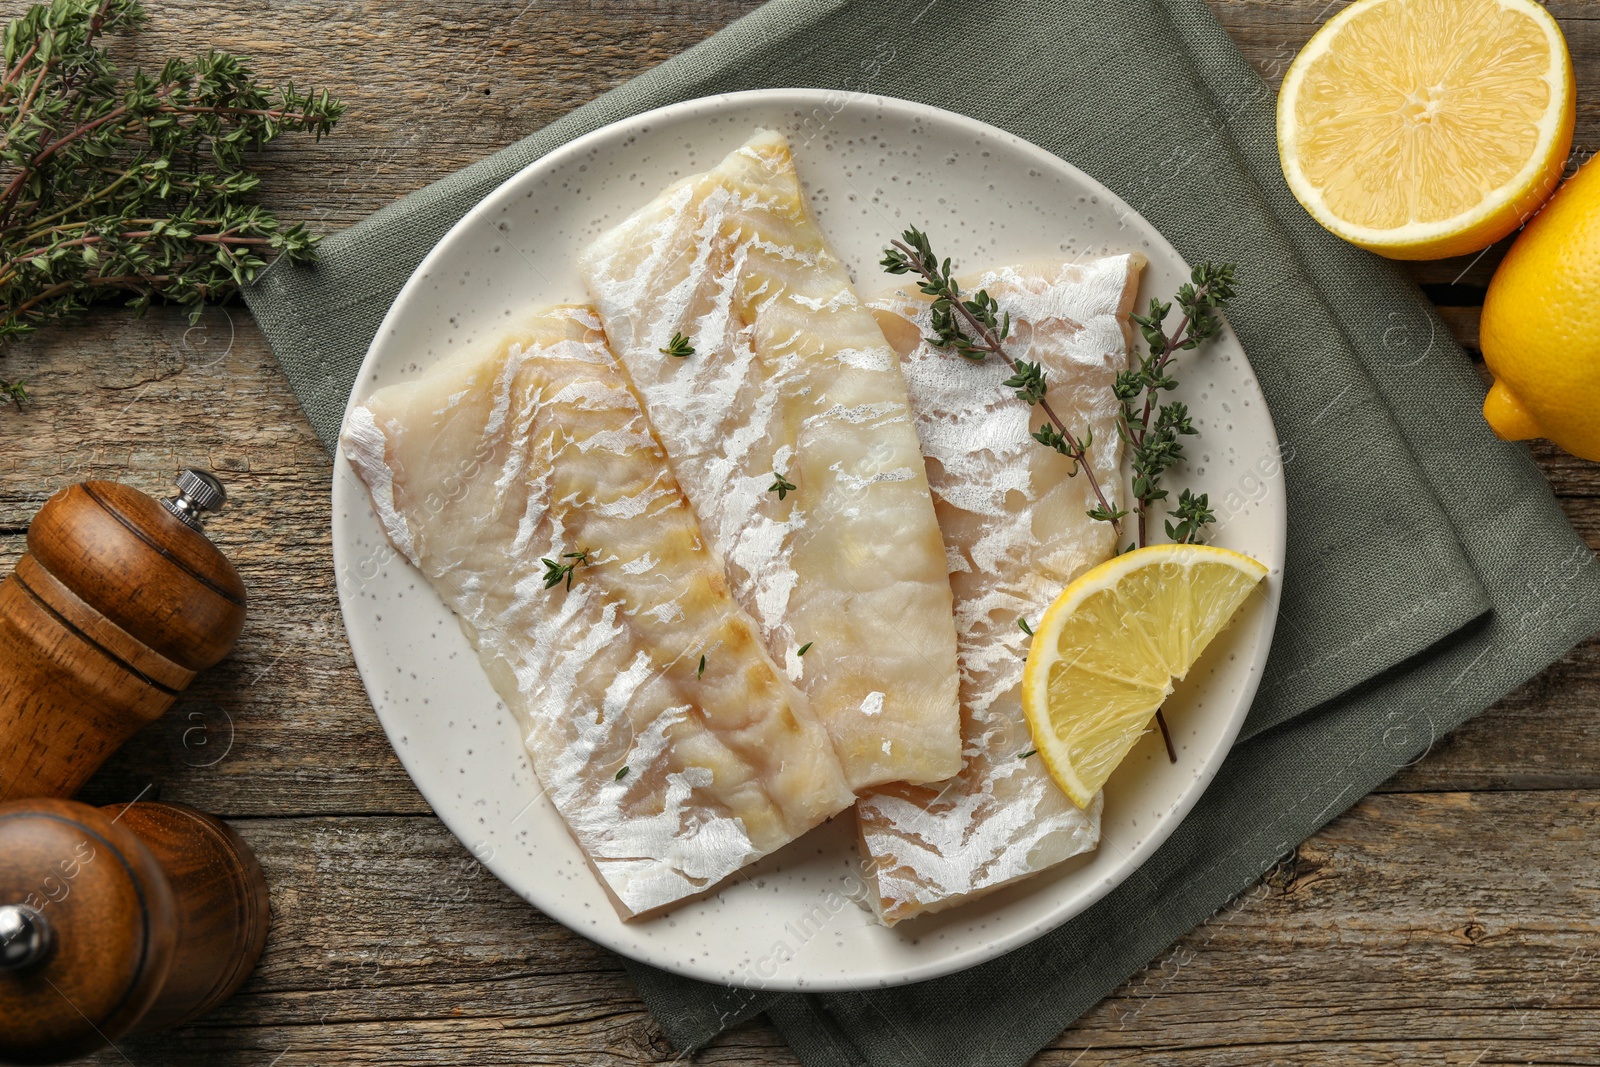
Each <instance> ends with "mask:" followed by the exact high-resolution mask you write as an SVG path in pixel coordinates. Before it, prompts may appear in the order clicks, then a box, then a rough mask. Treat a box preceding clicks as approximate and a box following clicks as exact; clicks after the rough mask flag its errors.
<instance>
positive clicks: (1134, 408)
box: [1113, 263, 1234, 548]
mask: <svg viewBox="0 0 1600 1067" xmlns="http://www.w3.org/2000/svg"><path fill="white" fill-rule="evenodd" d="M1233 285H1234V267H1233V264H1231V263H1222V264H1213V263H1201V264H1200V265H1199V266H1197V267H1195V268H1194V270H1193V271H1192V272H1191V273H1190V275H1189V281H1187V282H1185V283H1184V284H1183V285H1182V286H1181V287H1180V288H1179V289H1178V292H1177V295H1176V296H1175V297H1174V300H1176V302H1177V305H1178V308H1179V310H1180V311H1181V312H1182V316H1181V318H1180V319H1179V320H1178V325H1177V327H1176V328H1174V329H1173V331H1172V332H1171V333H1170V334H1169V333H1168V332H1167V331H1166V327H1165V323H1166V320H1167V316H1168V315H1169V314H1171V312H1172V302H1170V301H1169V302H1166V303H1163V302H1162V301H1159V300H1154V299H1152V300H1151V301H1150V307H1149V310H1148V311H1146V313H1145V314H1143V315H1134V316H1133V321H1134V322H1136V323H1138V324H1139V330H1140V333H1141V334H1142V335H1143V336H1144V342H1145V346H1146V348H1147V351H1146V353H1145V354H1144V356H1143V357H1142V358H1141V359H1140V360H1139V365H1138V366H1136V367H1131V368H1129V369H1128V370H1126V371H1124V372H1123V373H1121V374H1119V375H1118V376H1117V380H1116V384H1115V385H1114V386H1113V391H1114V392H1115V393H1116V396H1117V400H1118V402H1119V403H1120V405H1121V413H1120V415H1119V416H1118V419H1117V431H1118V433H1120V434H1121V435H1122V439H1123V441H1125V442H1126V443H1127V445H1128V451H1129V453H1130V454H1131V456H1132V464H1131V465H1132V468H1133V484H1132V495H1133V500H1134V506H1133V512H1134V517H1135V522H1136V529H1137V533H1138V540H1137V542H1136V543H1137V545H1138V547H1140V548H1143V547H1144V546H1145V544H1146V543H1147V542H1146V527H1147V524H1148V518H1149V513H1150V506H1151V505H1152V504H1153V503H1155V502H1156V501H1157V500H1165V499H1166V497H1167V491H1166V490H1165V489H1163V488H1161V476H1162V475H1163V474H1165V473H1166V471H1167V470H1168V469H1169V468H1170V467H1171V466H1172V465H1173V464H1175V463H1177V462H1178V461H1179V460H1180V459H1182V458H1183V441H1182V438H1184V437H1190V436H1193V435H1194V434H1196V433H1198V432H1199V431H1197V430H1196V429H1195V428H1194V424H1193V423H1192V422H1191V421H1190V419H1189V409H1188V408H1187V407H1186V406H1185V405H1184V404H1183V403H1182V402H1181V401H1176V400H1174V401H1169V402H1166V403H1163V402H1162V401H1161V399H1160V397H1161V394H1162V393H1166V392H1170V391H1171V390H1173V389H1174V388H1176V387H1177V384H1178V383H1177V380H1176V379H1175V378H1173V376H1172V374H1171V371H1170V369H1169V367H1170V364H1171V362H1172V357H1173V356H1175V355H1176V354H1177V353H1179V352H1183V351H1187V350H1190V349H1194V348H1198V347H1200V345H1202V344H1204V343H1205V342H1206V341H1209V340H1211V339H1212V338H1213V337H1215V336H1216V335H1217V334H1218V333H1219V332H1220V331H1221V329H1222V320H1221V319H1220V318H1218V317H1217V312H1218V311H1221V310H1222V309H1223V308H1225V307H1227V306H1228V302H1229V301H1230V300H1232V299H1233V296H1234V289H1233ZM1209 503H1210V501H1209V499H1208V498H1207V496H1206V494H1204V493H1201V494H1200V495H1199V496H1194V495H1192V494H1191V493H1189V492H1188V491H1187V490H1185V491H1184V493H1183V494H1182V496H1181V497H1180V498H1179V503H1178V508H1177V509H1176V510H1175V511H1174V512H1173V517H1174V518H1176V519H1177V520H1178V521H1177V522H1176V523H1172V522H1169V523H1168V524H1167V535H1168V536H1169V537H1171V538H1172V539H1173V540H1174V541H1180V542H1182V543H1184V544H1192V543H1194V542H1195V541H1196V540H1198V538H1199V537H1200V534H1201V532H1202V531H1203V529H1204V528H1205V527H1206V526H1207V525H1209V524H1210V523H1212V522H1215V521H1216V516H1215V515H1214V514H1213V513H1212V511H1211V509H1210V507H1209ZM1130 547H1131V546H1130Z"/></svg>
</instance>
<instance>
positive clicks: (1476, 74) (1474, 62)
mask: <svg viewBox="0 0 1600 1067" xmlns="http://www.w3.org/2000/svg"><path fill="white" fill-rule="evenodd" d="M1575 114H1576V110H1575V94H1574V92H1573V81H1572V61H1571V59H1570V58H1569V56H1568V54H1567V46H1566V41H1565V39H1564V38H1563V37H1562V35H1561V29H1560V27H1559V26H1558V25H1557V24H1556V21H1555V19H1554V18H1552V17H1551V16H1550V13H1549V12H1547V11H1546V10H1545V9H1544V8H1543V7H1542V6H1540V5H1539V4H1537V3H1534V2H1533V0H1357V2H1356V3H1354V4H1351V5H1350V6H1349V7H1347V8H1345V9H1344V10H1343V11H1341V12H1340V13H1339V14H1338V15H1336V16H1334V17H1333V18H1332V19H1330V20H1329V21H1328V23H1327V25H1325V26H1323V27H1322V29H1321V30H1319V31H1317V34H1316V35H1315V36H1314V37H1312V38H1311V40H1310V42H1309V43H1308V44H1307V45H1306V46H1305V48H1304V49H1303V50H1302V51H1301V52H1300V54H1299V55H1298V56H1297V57H1296V58H1295V60H1294V62H1293V63H1292V64H1291V65H1290V67H1289V70H1288V73H1287V74H1285V75H1284V79H1283V88H1282V90H1281V91H1280V93H1279V95H1278V153H1279V156H1280V158H1281V159H1282V162H1283V174H1284V177H1285V178H1286V179H1287V180H1288V183H1289V188H1290V190H1291V191H1293V193H1294V195H1295V198H1296V199H1297V200H1299V201H1300V203H1301V204H1302V205H1304V207H1305V209H1306V210H1307V211H1309V212H1310V213H1311V215H1312V216H1313V217H1314V218H1316V220H1317V221H1318V222H1320V223H1321V224H1322V225H1323V226H1325V227H1327V228H1328V229H1329V230H1331V231H1333V232H1334V233H1335V234H1338V235H1339V236H1340V237H1343V238H1345V239H1346V240H1348V241H1351V242H1353V243H1355V244H1358V245H1360V246H1362V247H1363V248H1368V249H1371V250H1372V251H1374V252H1378V253H1381V254H1383V255H1387V256H1390V257H1392V258H1396V259H1438V258H1442V257H1445V256H1454V255H1464V254H1466V253H1469V252H1475V251H1477V250H1478V249H1481V248H1484V247H1486V246H1488V245H1489V244H1492V243H1493V242H1495V241H1497V240H1499V239H1500V238H1501V237H1504V236H1505V235H1506V234H1508V233H1510V232H1511V231H1512V230H1514V229H1516V228H1517V227H1518V226H1520V225H1521V224H1522V223H1523V222H1525V221H1526V220H1527V219H1528V218H1529V217H1531V216H1532V214H1533V213H1534V212H1535V211H1536V210H1537V209H1538V207H1539V205H1540V204H1541V203H1543V202H1544V200H1545V199H1546V198H1547V197H1548V196H1549V195H1550V193H1551V192H1552V191H1554V189H1555V187H1556V184H1557V183H1558V182H1559V181H1560V179H1561V171H1562V168H1563V167H1564V166H1565V164H1566V159H1567V153H1568V151H1569V150H1570V149H1571V147H1572V125H1573V118H1574V116H1575Z"/></svg>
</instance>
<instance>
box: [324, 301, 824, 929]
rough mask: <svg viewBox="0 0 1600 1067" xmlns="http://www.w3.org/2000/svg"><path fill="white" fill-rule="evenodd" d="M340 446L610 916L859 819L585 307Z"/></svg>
mask: <svg viewBox="0 0 1600 1067" xmlns="http://www.w3.org/2000/svg"><path fill="white" fill-rule="evenodd" d="M342 446H343V449H344V451H345V454H346V455H347V456H348V457H349V459H350V461H351V463H352V465H353V466H354V467H355V469H356V471H357V473H358V474H359V475H360V476H361V477H362V479H363V480H364V481H365V482H366V484H367V485H368V487H369V489H370V490H371V494H372V497H373V501H374V506H375V508H376V510H377V512H378V515H379V518H380V521H381V522H382V523H383V526H384V529H385V531H386V532H387V534H388V536H389V539H390V540H391V541H392V542H393V543H394V545H395V547H396V548H398V549H399V550H400V551H401V552H402V553H403V554H404V555H405V556H406V557H407V558H408V559H409V560H410V561H411V563H412V564H413V565H414V566H416V567H417V568H418V569H419V570H421V571H422V573H423V574H424V575H425V576H426V577H427V578H428V580H429V582H430V583H431V584H432V585H433V587H434V589H435V590H437V591H438V593H439V594H440V596H441V597H442V598H443V599H444V601H445V603H446V604H448V605H449V606H450V607H451V608H452V609H453V610H454V611H455V612H456V613H457V615H458V616H459V618H460V620H461V623H462V628H463V629H464V630H465V631H466V632H467V635H468V637H469V638H471V639H472V642H473V645H474V647H475V648H476V649H477V651H478V655H479V658H480V660H481V662H482V663H483V665H484V667H485V669H486V670H487V672H488V674H489V677H490V680H491V681H492V682H493V683H494V686H495V689H496V690H497V691H498V692H499V693H500V695H501V696H502V697H503V698H504V699H505V702H506V704H507V705H508V706H509V707H510V708H511V709H512V711H513V712H514V713H515V715H516V717H517V720H518V722H519V724H520V726H521V728H522V729H523V731H524V738H525V741H526V744H527V749H528V753H529V755H530V757H531V759H532V761H533V765H534V769H535V771H536V773H537V775H538V778H539V782H540V783H541V785H542V787H543V789H544V791H545V794H546V795H547V796H548V797H549V798H550V800H551V801H552V803H553V804H554V805H555V807H556V809H557V810H558V811H559V812H560V813H561V816H562V818H563V819H564V820H565V821H566V824H567V827H568V829H569V830H570V831H571V833H572V835H573V837H574V838H575V839H576V840H577V842H578V844H579V845H580V846H581V847H582V849H583V851H584V853H585V855H586V856H587V857H588V859H589V862H590V864H591V865H592V866H593V867H594V869H595V870H596V871H597V873H598V874H599V876H600V878H601V880H602V882H603V884H605V886H606V887H607V889H608V890H609V892H610V894H611V896H612V899H613V903H614V904H615V905H616V906H617V908H618V911H619V912H620V913H621V914H622V916H623V917H624V918H631V917H634V916H637V915H641V914H644V913H646V912H651V911H654V910H656V909H659V908H662V907H665V906H667V905H670V904H672V903H674V902H676V901H678V900H681V899H683V898H685V897H687V896H690V895H693V894H696V893H699V892H701V891H702V890H704V889H707V888H709V887H710V886H713V885H715V884H716V883H717V882H719V881H721V880H722V879H723V878H726V877H727V876H728V875H730V874H732V873H733V872H734V871H735V870H737V869H738V868H740V867H742V866H744V865H745V864H746V863H749V862H751V861H753V860H755V859H757V858H758V857H760V856H762V855H765V854H766V853H768V852H771V851H772V850H774V849H776V848H778V847H780V846H781V845H783V844H786V843H788V842H789V841H791V840H793V839H795V838H796V837H799V836H800V835H801V834H803V833H804V832H805V831H806V830H808V829H810V828H811V827H813V826H815V825H817V824H818V823H820V822H822V821H823V820H824V819H826V818H828V817H829V816H831V815H833V814H834V813H835V812H838V811H840V810H842V809H844V808H845V807H848V806H849V805H850V804H851V803H852V802H853V800H854V796H853V794H852V792H851V790H850V788H849V786H848V785H847V784H846V782H845V780H844V776H843V773H842V770H841V768H840V766H839V763H838V761H837V759H836V758H835V757H834V755H833V752H832V749H831V747H830V745H829V743H828V740H827V736H826V734H825V733H824V731H823V730H822V728H821V726H820V725H819V724H818V723H817V721H816V719H815V717H814V716H812V714H811V713H810V710H809V708H808V707H807V704H806V701H805V698H804V696H803V695H802V694H801V693H799V692H798V691H797V690H796V689H795V688H794V686H793V685H792V684H791V683H790V682H789V681H788V680H787V678H785V677H784V675H783V672H782V671H781V670H780V669H779V667H778V666H777V664H775V663H774V662H773V661H772V660H771V658H770V657H769V656H768V655H767V653H766V651H765V648H764V647H763V645H762V643H761V640H760V636H759V634H758V632H757V630H756V626H755V621H754V620H753V619H751V618H750V617H749V615H748V614H746V613H745V612H744V611H743V610H742V609H741V608H739V606H738V605H737V604H736V603H734V601H733V600H732V598H731V597H729V595H728V591H727V585H726V581H725V578H724V575H723V568H722V565H721V562H720V560H718V559H717V558H716V556H715V554H714V553H713V552H712V551H711V550H710V549H709V548H708V547H707V546H706V544H705V542H704V539H703V538H702V536H701V533H700V527H699V523H698V521H697V520H696V518H695V516H694V513H693V511H692V510H691V509H690V507H689V505H688V502H687V501H686V500H685V499H684V497H683V494H682V493H681V492H680V491H679V489H678V486H677V483H676V481H675V480H674V479H673V477H672V473H671V471H670V470H669V468H668V466H667V463H666V459H665V457H664V455H663V454H662V452H661V448H660V445H659V443H658V442H657V441H656V440H655V438H654V437H653V436H652V434H651V432H650V428H649V424H648V422H647V421H646V419H645V417H644V414H643V412H642V411H641V410H640V409H639V406H638V402H637V399H636V398H635V397H634V395H633V393H632V392H631V391H630V390H629V388H628V386H627V381H626V378H625V376H624V375H623V374H622V371H621V368H620V367H618V366H617V364H616V362H615V359H614V357H613V356H612V354H611V352H610V350H609V349H608V348H607V346H606V344H605V340H604V338H603V336H602V334H601V332H600V323H599V320H598V319H597V318H596V317H595V314H594V312H593V310H592V309H591V308H587V307H561V308H553V309H549V310H546V311H543V312H540V313H538V314H535V315H530V316H529V318H528V319H527V321H526V322H525V323H524V324H523V325H522V326H521V327H520V328H518V329H516V330H514V331H512V332H510V333H508V334H507V335H506V336H505V337H504V338H503V339H502V340H501V341H499V342H498V343H497V344H494V345H491V346H485V347H483V348H480V349H476V350H473V351H472V352H471V353H469V354H466V355H464V356H460V357H456V358H454V359H452V360H447V361H446V362H444V363H442V364H440V365H437V366H435V367H433V368H431V369H430V370H428V371H427V372H425V373H424V374H423V375H422V376H421V377H419V378H417V379H414V380H411V381H407V382H403V383H400V384H397V385H392V386H389V387H387V388H384V389H380V390H378V391H377V392H376V393H374V394H373V395H372V396H371V397H370V398H368V400H367V401H366V402H365V403H364V404H362V405H361V406H358V407H356V408H355V409H353V411H352V413H351V416H350V418H349V419H348V420H347V422H346V428H345V430H344V433H343V439H342ZM585 550H587V551H588V552H589V560H590V562H589V564H588V565H587V566H584V565H580V566H578V567H577V568H576V572H575V573H574V574H573V576H572V580H571V588H570V590H569V589H567V588H566V587H565V586H564V584H563V585H561V586H557V587H555V588H553V589H546V588H545V585H544V571H545V567H544V565H543V564H542V563H541V562H540V561H541V559H544V558H549V559H554V560H558V561H561V562H567V561H566V560H564V559H563V554H564V553H567V552H580V551H585ZM702 655H704V656H705V668H704V671H703V674H702V673H701V672H700V670H699V665H700V657H701V656H702ZM624 769H626V771H625V773H624Z"/></svg>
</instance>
